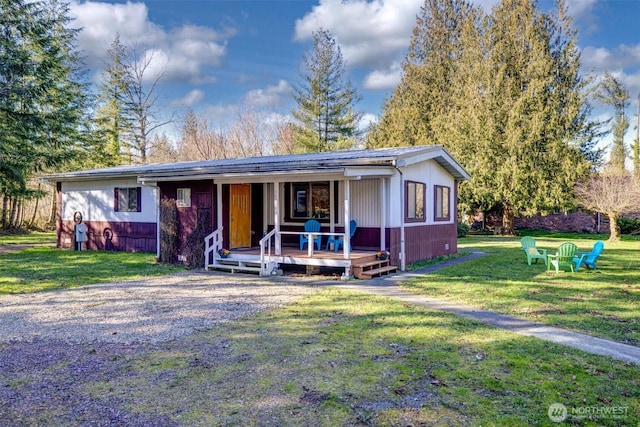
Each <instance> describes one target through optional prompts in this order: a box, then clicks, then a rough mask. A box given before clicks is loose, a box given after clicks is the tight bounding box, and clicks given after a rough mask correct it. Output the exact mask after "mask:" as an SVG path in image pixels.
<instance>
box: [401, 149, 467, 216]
mask: <svg viewBox="0 0 640 427" xmlns="http://www.w3.org/2000/svg"><path fill="white" fill-rule="evenodd" d="M402 172H403V177H404V181H405V182H406V181H417V182H423V183H425V184H426V193H425V198H426V206H427V208H426V212H425V213H426V216H427V221H426V223H425V222H420V223H407V224H405V226H406V227H411V226H420V225H425V224H435V223H436V222H435V221H434V208H433V204H434V201H435V198H434V186H435V185H442V186H446V187H449V188H450V191H449V206H450V207H451V209H453V206H454V197H455V188H454V187H455V180H454V178H453V177H452V176H451V175H450V174H449V173H448V172H447V171H446V170H445V169H444V168H442V166H440V165H439V164H438V163H436V162H435V161H434V160H429V161H427V162H425V163H418V164H415V165H411V166H409V167H406V168H403V169H402ZM400 185H401V184H400V176H399V175H395V176H394V177H393V178H392V179H391V184H390V192H389V206H390V207H391V208H392V209H391V211H390V213H389V225H390V226H391V227H399V226H400V223H401V222H402V221H403V219H404V205H403V204H402V202H401V200H402V199H401V197H400V194H401V191H402V192H404V188H401V187H400ZM455 221H456V218H455V212H454V211H453V210H452V211H451V220H450V221H449V223H453V222H455ZM437 224H447V221H438V222H437Z"/></svg>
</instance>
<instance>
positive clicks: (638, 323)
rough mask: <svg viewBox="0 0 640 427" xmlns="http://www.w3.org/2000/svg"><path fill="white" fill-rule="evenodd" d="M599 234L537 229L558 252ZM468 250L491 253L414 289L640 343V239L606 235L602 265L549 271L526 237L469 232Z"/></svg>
mask: <svg viewBox="0 0 640 427" xmlns="http://www.w3.org/2000/svg"><path fill="white" fill-rule="evenodd" d="M598 237H599V236H590V235H577V234H566V233H565V234H554V235H548V234H547V235H538V236H537V237H536V241H537V246H538V247H540V248H546V249H547V251H548V252H549V253H554V251H555V250H556V248H557V247H558V246H559V245H560V243H562V242H564V241H572V242H574V243H576V244H577V245H578V249H579V250H589V249H590V248H591V246H592V245H593V243H594V241H595V240H596V239H597V238H598ZM459 243H460V246H461V248H462V249H463V250H465V251H482V252H485V253H486V254H487V256H485V257H481V258H479V259H476V260H472V261H468V262H464V263H461V264H458V265H454V266H451V267H447V268H444V269H442V270H439V271H437V272H435V273H433V274H429V275H428V276H424V277H423V278H419V279H414V280H411V281H408V282H406V283H403V284H402V286H403V287H405V288H406V289H407V290H409V291H411V292H414V293H419V294H426V295H429V296H433V297H436V298H441V299H446V300H450V301H455V302H458V303H463V304H467V305H470V306H474V307H478V308H482V309H487V310H494V311H497V312H500V313H505V314H510V315H514V316H518V317H522V318H527V319H531V320H534V321H537V322H541V323H546V324H550V325H555V326H559V327H562V328H567V329H570V330H574V331H578V332H583V333H587V334H590V335H594V336H599V337H603V338H609V339H613V340H616V341H620V342H624V343H628V344H633V345H639V346H640V258H639V257H638V254H639V253H640V241H639V240H625V241H621V242H617V243H609V242H605V250H604V252H603V253H602V255H601V256H600V258H599V260H598V270H597V271H593V270H586V269H584V268H581V269H580V271H578V272H576V273H571V272H561V273H556V272H555V271H552V272H547V271H546V268H545V266H544V264H543V263H542V261H541V260H540V261H539V262H538V264H537V265H536V264H533V265H531V266H528V265H527V263H526V258H525V256H524V254H523V253H522V251H521V250H520V240H519V238H507V237H499V236H496V237H493V236H491V237H488V236H482V237H479V236H478V237H476V236H473V237H466V238H464V239H461V240H460V242H459Z"/></svg>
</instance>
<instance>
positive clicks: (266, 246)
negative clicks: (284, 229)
mask: <svg viewBox="0 0 640 427" xmlns="http://www.w3.org/2000/svg"><path fill="white" fill-rule="evenodd" d="M276 234H277V233H276V230H275V229H274V230H271V231H270V232H268V233H267V234H265V235H264V237H263V238H262V239H260V275H261V276H268V275H270V274H271V272H272V271H273V269H274V266H273V265H272V263H271V241H272V239H273V237H274V236H276Z"/></svg>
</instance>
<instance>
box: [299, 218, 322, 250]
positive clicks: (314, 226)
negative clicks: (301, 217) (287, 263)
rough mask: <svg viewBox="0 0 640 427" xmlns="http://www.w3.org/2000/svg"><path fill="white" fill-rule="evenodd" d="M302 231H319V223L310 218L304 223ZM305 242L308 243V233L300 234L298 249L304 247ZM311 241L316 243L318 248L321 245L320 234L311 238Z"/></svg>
mask: <svg viewBox="0 0 640 427" xmlns="http://www.w3.org/2000/svg"><path fill="white" fill-rule="evenodd" d="M304 231H306V232H307V233H319V232H320V223H319V222H318V221H316V220H315V219H310V220H309V221H307V222H305V223H304ZM305 243H307V244H308V243H309V235H308V234H301V235H300V250H302V248H303V247H304V244H305ZM313 243H314V244H315V245H316V248H317V249H318V250H320V248H321V247H322V236H316V237H314V238H313Z"/></svg>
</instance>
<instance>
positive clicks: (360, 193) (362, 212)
mask: <svg viewBox="0 0 640 427" xmlns="http://www.w3.org/2000/svg"><path fill="white" fill-rule="evenodd" d="M350 185H351V187H350V190H351V218H353V219H355V220H356V221H357V222H358V227H379V226H380V209H381V205H382V201H381V195H380V180H378V179H363V180H359V181H351V183H350ZM378 241H380V239H378Z"/></svg>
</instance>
